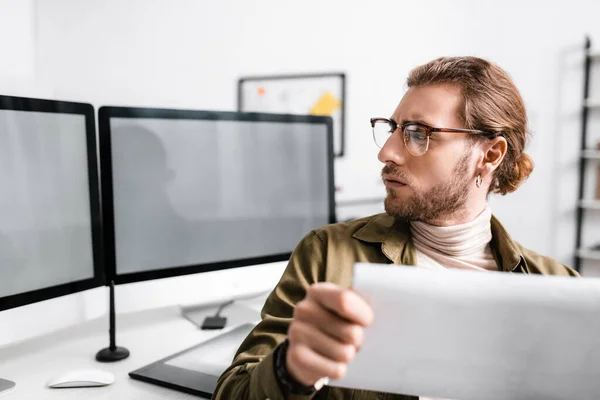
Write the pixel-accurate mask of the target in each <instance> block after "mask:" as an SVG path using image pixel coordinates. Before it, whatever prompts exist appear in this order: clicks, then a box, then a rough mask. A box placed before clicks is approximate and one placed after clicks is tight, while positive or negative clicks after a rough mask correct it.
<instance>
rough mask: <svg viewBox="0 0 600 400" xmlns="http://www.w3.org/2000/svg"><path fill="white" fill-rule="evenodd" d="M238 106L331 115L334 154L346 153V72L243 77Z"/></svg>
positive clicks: (256, 109) (239, 81)
mask: <svg viewBox="0 0 600 400" xmlns="http://www.w3.org/2000/svg"><path fill="white" fill-rule="evenodd" d="M237 106H238V111H241V112H265V113H276V114H297V115H298V114H299V115H307V114H308V115H325V116H330V117H331V118H332V119H333V149H334V155H335V157H343V156H344V155H345V147H346V140H345V125H346V124H345V120H346V74H345V73H342V72H330V73H312V74H288V75H264V76H245V77H241V78H239V80H238V104H237Z"/></svg>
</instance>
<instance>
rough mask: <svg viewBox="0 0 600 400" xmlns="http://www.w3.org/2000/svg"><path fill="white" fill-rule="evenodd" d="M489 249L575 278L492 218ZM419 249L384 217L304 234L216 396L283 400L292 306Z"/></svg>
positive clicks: (403, 228)
mask: <svg viewBox="0 0 600 400" xmlns="http://www.w3.org/2000/svg"><path fill="white" fill-rule="evenodd" d="M491 229H492V241H491V247H492V251H493V254H494V258H495V260H496V263H497V264H498V270H500V271H506V272H521V273H530V274H547V275H570V276H577V273H576V272H575V271H573V270H571V269H569V268H568V267H566V266H564V265H561V264H559V263H557V262H556V261H554V260H552V259H550V258H547V257H543V256H540V255H538V254H536V253H534V252H532V251H529V250H527V249H525V248H523V247H522V246H521V245H519V244H518V243H516V242H514V241H513V240H511V238H510V236H509V235H508V233H507V232H506V230H505V229H504V228H503V227H502V225H501V224H500V222H498V220H497V219H496V218H495V217H492V220H491ZM415 261H416V253H415V248H414V245H413V243H412V240H411V236H410V225H409V223H407V222H404V221H400V220H396V219H394V218H393V217H390V216H388V215H386V214H379V215H375V216H371V217H367V218H363V219H359V220H356V221H352V222H348V223H339V224H333V225H329V226H326V227H323V228H321V229H317V230H315V231H312V232H310V233H309V234H308V235H307V236H305V237H304V238H303V239H302V240H301V241H300V243H299V244H298V246H297V247H296V249H295V251H294V253H293V254H292V256H291V258H290V261H289V263H288V265H287V268H286V270H285V272H284V273H283V275H282V277H281V280H280V281H279V283H278V284H277V286H276V287H275V289H274V290H273V292H272V293H271V294H270V295H269V297H268V299H267V301H266V303H265V305H264V307H263V309H262V321H261V322H260V323H259V324H258V325H257V326H256V327H255V328H254V330H253V331H252V332H251V333H250V335H248V337H247V338H246V340H245V341H244V342H243V343H242V345H241V346H240V348H239V349H238V352H237V354H236V356H235V358H234V360H233V364H232V365H231V366H230V367H229V368H228V369H227V370H226V371H225V372H224V373H223V375H221V377H220V378H219V381H218V383H217V388H216V390H215V393H214V395H213V399H219V400H233V399H235V400H244V399H249V400H259V399H260V400H264V399H267V398H269V399H271V400H282V399H283V395H282V393H281V391H280V389H279V386H278V384H277V380H276V378H275V373H274V365H273V351H274V350H275V348H276V347H277V346H278V344H279V343H281V342H282V341H283V340H284V338H285V337H286V334H287V330H288V326H289V324H290V322H291V321H292V316H293V313H294V306H295V304H296V303H298V302H299V301H300V300H302V299H303V298H304V296H305V293H306V289H307V288H308V287H309V286H310V285H311V284H313V283H315V282H322V281H328V282H334V283H337V284H339V285H341V286H343V287H350V286H351V284H352V268H353V265H354V263H356V262H369V263H381V264H404V265H414V264H415ZM292 398H293V399H309V398H312V399H315V400H317V399H353V400H381V399H385V400H408V399H411V400H414V399H417V398H416V397H413V396H404V395H394V394H389V393H387V394H386V393H377V392H369V391H363V390H351V389H342V388H336V387H330V386H325V387H324V388H323V389H321V390H320V391H319V392H317V393H315V394H313V395H312V396H305V397H300V396H296V397H292Z"/></svg>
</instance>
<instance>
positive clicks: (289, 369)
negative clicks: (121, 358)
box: [214, 57, 577, 400]
mask: <svg viewBox="0 0 600 400" xmlns="http://www.w3.org/2000/svg"><path fill="white" fill-rule="evenodd" d="M407 86H408V90H407V92H406V93H405V95H404V97H403V98H402V100H401V101H400V104H399V105H398V107H397V108H396V111H395V112H394V114H393V116H392V117H391V118H390V119H386V118H373V119H371V125H372V127H373V136H374V139H375V142H376V143H377V145H379V146H380V147H381V151H380V152H379V160H380V161H381V162H382V163H383V164H384V167H383V170H382V178H383V181H384V183H385V187H386V190H387V198H386V199H385V210H386V213H385V214H381V215H375V216H372V217H368V218H363V219H360V220H357V221H352V222H349V223H344V224H334V225H330V226H326V227H324V228H321V229H318V230H315V231H313V232H311V233H309V234H308V235H307V236H306V237H305V238H304V239H303V240H302V241H301V242H300V244H299V245H298V247H297V248H296V250H295V251H294V254H293V255H292V257H291V259H290V261H289V264H288V266H287V269H286V271H285V272H284V274H283V276H282V278H281V280H280V282H279V283H278V285H277V287H276V288H275V290H274V291H273V292H272V293H271V295H270V296H269V298H268V299H267V301H266V303H265V306H264V308H263V311H262V316H263V320H262V322H261V323H259V324H258V326H257V327H256V328H255V329H254V331H253V332H252V333H251V334H250V335H249V336H248V338H247V339H246V340H245V341H244V343H243V344H242V345H241V347H240V349H239V351H238V354H237V356H236V358H235V360H234V361H233V365H232V366H231V367H230V368H229V369H227V370H226V371H225V372H224V373H223V375H222V376H221V378H220V379H219V382H218V385H217V389H216V391H215V394H214V398H215V399H236V400H237V399H252V400H254V399H266V398H270V399H271V400H277V399H284V398H293V399H309V398H313V399H354V400H359V399H361V400H367V399H368V400H371V399H372V400H375V399H387V400H392V399H397V400H400V399H416V398H415V397H411V396H403V395H393V394H384V393H375V392H367V391H360V390H349V389H341V388H336V387H330V386H323V383H326V382H327V380H326V379H325V380H324V379H323V378H324V377H328V378H332V379H337V378H340V377H342V376H343V375H344V374H345V371H346V368H347V365H348V363H350V362H351V360H352V359H353V357H354V355H355V353H356V352H357V351H358V349H359V348H360V346H361V343H362V342H363V340H364V328H365V327H366V326H368V325H369V324H370V323H371V321H372V320H373V318H374V316H373V312H372V310H371V308H370V306H369V305H368V304H367V303H366V302H365V301H364V300H363V299H362V298H361V297H360V296H358V295H357V294H356V293H354V292H353V291H352V290H349V289H348V288H349V287H350V286H351V284H352V268H353V264H354V263H355V262H371V263H387V264H405V265H417V266H418V267H422V268H431V269H440V268H463V269H472V270H478V271H482V273H485V271H489V270H500V271H506V272H513V273H535V274H554V275H572V276H575V275H577V274H576V273H575V272H574V271H572V270H570V269H569V268H567V267H565V266H563V265H561V264H559V263H557V262H555V261H553V260H551V259H549V258H546V257H543V256H540V255H538V254H535V253H534V252H532V251H530V250H527V249H525V248H523V247H522V246H520V245H519V244H518V243H516V242H514V241H513V240H512V239H511V238H510V236H509V235H508V233H507V232H506V231H505V230H504V228H503V227H502V225H501V224H500V222H498V220H497V219H495V218H494V217H493V216H492V214H491V211H490V210H489V208H488V206H487V204H486V199H487V197H488V194H489V193H499V194H502V195H504V194H507V193H509V192H512V191H514V190H516V189H517V188H518V187H519V185H520V184H521V183H522V182H523V181H524V180H525V179H526V178H527V177H528V176H529V174H530V173H531V171H532V169H533V163H532V160H531V158H530V157H529V156H528V155H527V154H525V153H524V148H525V144H526V142H527V116H526V112H525V106H524V104H523V100H522V98H521V96H520V94H519V92H518V90H517V88H516V87H515V85H514V83H513V82H512V81H511V79H510V78H509V76H508V75H507V74H506V72H504V71H503V70H502V69H500V68H499V67H498V66H496V65H494V64H492V63H490V62H488V61H485V60H482V59H479V58H474V57H457V58H440V59H437V60H434V61H432V62H430V63H428V64H425V65H422V66H419V67H417V68H415V69H414V70H413V71H411V72H410V74H409V77H408V80H407ZM390 268H393V266H390ZM399 318H401V316H399ZM398 379H401V377H398Z"/></svg>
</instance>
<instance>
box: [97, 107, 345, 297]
mask: <svg viewBox="0 0 600 400" xmlns="http://www.w3.org/2000/svg"><path fill="white" fill-rule="evenodd" d="M111 118H132V119H188V120H210V121H219V120H221V121H249V122H257V121H260V122H294V123H313V124H325V125H326V127H327V146H328V154H329V157H328V162H327V164H328V171H327V173H328V177H329V182H330V184H329V206H328V213H329V217H328V222H329V223H334V222H335V180H334V155H333V120H332V118H331V117H326V116H310V115H292V114H267V113H241V112H235V111H206V110H184V109H166V108H145V107H118V106H102V107H100V109H99V110H98V127H99V129H98V130H99V144H100V176H101V185H102V216H103V220H102V223H103V243H104V257H105V263H106V274H107V283H110V281H112V282H114V283H115V284H117V285H118V284H125V283H132V282H140V281H147V280H152V279H162V278H169V277H175V276H182V275H189V274H196V273H201V272H211V271H219V270H224V269H231V268H239V267H246V266H251V265H257V264H265V263H271V262H278V261H286V260H288V259H289V257H290V256H291V254H292V253H291V252H286V253H278V254H270V255H265V256H262V257H251V258H243V259H236V260H227V261H219V262H209V263H201V264H194V265H185V266H173V267H169V268H161V269H155V270H151V271H143V272H132V273H126V274H118V273H117V261H116V243H115V220H114V203H113V199H114V197H113V187H112V151H111V150H112V146H111V131H110V119H111ZM307 233H308V232H307Z"/></svg>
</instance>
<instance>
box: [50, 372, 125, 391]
mask: <svg viewBox="0 0 600 400" xmlns="http://www.w3.org/2000/svg"><path fill="white" fill-rule="evenodd" d="M114 382H115V376H114V375H113V374H112V373H110V372H108V371H102V370H100V369H76V370H72V371H68V372H65V373H64V374H61V375H58V376H57V377H56V378H54V379H52V380H50V382H48V387H50V388H74V387H91V386H107V385H110V384H112V383H114Z"/></svg>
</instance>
